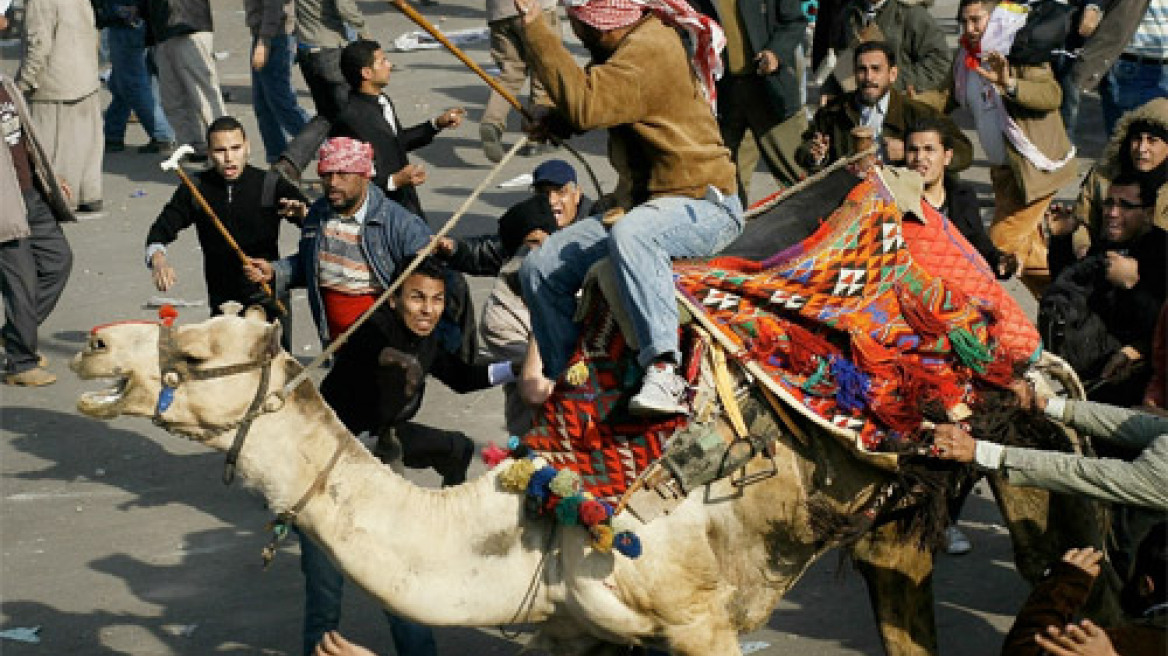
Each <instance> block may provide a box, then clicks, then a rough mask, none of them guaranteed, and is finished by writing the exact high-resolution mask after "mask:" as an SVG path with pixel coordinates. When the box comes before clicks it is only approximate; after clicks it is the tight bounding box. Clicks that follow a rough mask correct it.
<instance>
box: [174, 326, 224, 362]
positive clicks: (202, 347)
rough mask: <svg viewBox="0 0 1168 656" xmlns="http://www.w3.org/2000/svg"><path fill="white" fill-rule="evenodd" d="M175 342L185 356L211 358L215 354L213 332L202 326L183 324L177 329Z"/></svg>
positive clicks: (198, 358) (197, 358) (196, 358)
mask: <svg viewBox="0 0 1168 656" xmlns="http://www.w3.org/2000/svg"><path fill="white" fill-rule="evenodd" d="M174 341H175V344H176V345H177V346H178V350H179V352H180V353H182V354H183V355H184V356H186V357H188V358H191V359H194V360H209V359H211V356H213V355H215V351H214V349H213V348H211V333H210V331H208V330H206V329H203V328H202V327H201V326H183V327H181V328H179V329H178V330H176V331H175V338H174Z"/></svg>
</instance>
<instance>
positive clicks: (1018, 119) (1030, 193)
mask: <svg viewBox="0 0 1168 656" xmlns="http://www.w3.org/2000/svg"><path fill="white" fill-rule="evenodd" d="M996 5H997V2H996V0H961V2H960V8H959V9H958V22H959V23H960V25H961V33H962V36H961V41H960V43H961V47H960V48H958V51H957V59H956V60H955V61H954V63H953V69H952V71H951V75H950V78H949V80H948V81H947V83H946V85H945V86H944V87H942V91H940V92H932V93H928V94H921V95H920V96H918V97H917V100H921V101H924V102H928V103H929V104H934V106H936V107H937V108H938V109H943V111H945V112H946V113H949V112H951V111H953V110H954V109H955V108H956V107H957V106H958V105H962V106H964V107H966V108H968V109H969V112H970V114H972V116H973V119H974V123H975V125H976V126H977V132H978V137H979V139H980V141H981V145H982V149H983V150H984V151H985V155H986V159H987V160H989V163H990V180H991V181H992V182H993V188H994V219H993V222H992V223H991V225H990V239H992V240H993V242H994V245H995V246H997V247H998V248H999V249H1001V250H1002V251H1004V252H1006V253H1013V254H1014V255H1016V256H1017V257H1018V259H1019V260H1020V261H1021V262H1022V266H1023V270H1022V275H1021V280H1022V282H1023V283H1025V284H1026V286H1027V287H1028V288H1029V289H1030V291H1031V292H1032V293H1034V294H1035V295H1036V296H1037V295H1038V294H1040V293H1041V291H1042V290H1043V289H1044V288H1045V287H1046V285H1047V284H1048V283H1049V281H1050V275H1049V272H1048V270H1047V266H1046V244H1045V242H1044V239H1043V236H1042V233H1041V230H1040V228H1041V223H1042V217H1043V215H1044V214H1045V213H1046V209H1047V207H1049V206H1050V201H1051V199H1052V198H1054V194H1055V192H1056V191H1058V190H1059V188H1060V187H1062V186H1063V185H1066V184H1069V183H1071V182H1072V181H1073V180H1074V179H1075V150H1074V148H1073V147H1072V146H1071V142H1070V140H1069V139H1068V138H1067V131H1066V129H1065V128H1064V127H1063V121H1062V118H1061V116H1060V115H1059V106H1060V104H1061V103H1062V90H1061V88H1060V87H1059V84H1058V80H1056V79H1055V77H1054V73H1053V72H1052V71H1051V69H1050V65H1049V64H1045V63H1035V64H1024V63H1017V62H1013V61H1008V60H1007V57H1006V54H1007V53H1005V52H998V51H997V50H996V49H993V48H994V46H993V45H986V44H983V43H982V37H983V36H985V34H986V28H987V26H988V25H989V23H990V18H991V15H992V14H993V11H994V9H995V6H996ZM983 46H985V50H983ZM1003 49H1008V47H1007V48H1003Z"/></svg>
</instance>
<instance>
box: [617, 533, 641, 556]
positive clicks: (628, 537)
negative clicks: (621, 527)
mask: <svg viewBox="0 0 1168 656" xmlns="http://www.w3.org/2000/svg"><path fill="white" fill-rule="evenodd" d="M612 548H613V549H616V551H617V553H619V554H620V555H622V556H624V557H625V558H636V557H638V556H640V555H641V538H638V537H637V535H636V534H635V533H630V532H628V531H621V532H620V533H617V534H616V535H614V536H613V538H612Z"/></svg>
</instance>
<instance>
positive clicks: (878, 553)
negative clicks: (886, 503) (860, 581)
mask: <svg viewBox="0 0 1168 656" xmlns="http://www.w3.org/2000/svg"><path fill="white" fill-rule="evenodd" d="M916 544H917V540H916V538H915V537H914V536H904V535H901V534H899V533H898V532H897V528H896V525H895V523H890V524H885V525H884V526H881V527H880V528H877V529H875V530H873V531H869V533H868V534H867V535H866V536H865V537H864V538H863V539H862V540H861V541H860V542H859V543H857V544H856V546H855V548H854V549H853V551H852V553H853V555H854V556H855V559H856V565H857V567H858V568H859V570H860V573H861V574H863V576H864V580H865V581H867V583H868V598H869V600H870V601H871V602H872V609H873V611H874V612H875V614H876V621H877V622H878V623H879V624H880V637H881V640H882V641H883V642H884V651H885V652H886V653H887V654H888V655H889V656H924V655H928V654H936V653H937V627H936V624H935V622H934V620H933V554H931V553H930V552H928V551H922V550H920V549H918V548H917V547H916V546H915V545H916Z"/></svg>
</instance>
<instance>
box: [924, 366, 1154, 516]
mask: <svg viewBox="0 0 1168 656" xmlns="http://www.w3.org/2000/svg"><path fill="white" fill-rule="evenodd" d="M1014 390H1015V392H1016V393H1018V396H1019V403H1020V404H1021V406H1022V407H1023V408H1031V409H1034V410H1037V411H1039V412H1043V413H1045V414H1046V415H1047V416H1049V417H1050V418H1052V419H1054V420H1056V421H1060V422H1062V423H1065V424H1066V425H1068V426H1070V427H1071V428H1074V429H1075V430H1078V431H1082V432H1084V433H1087V434H1089V435H1091V436H1092V437H1095V438H1098V439H1099V440H1101V441H1103V442H1106V443H1108V444H1111V445H1114V446H1117V447H1120V448H1126V449H1130V450H1133V451H1138V452H1139V455H1138V456H1137V457H1136V458H1135V459H1134V460H1132V461H1130V462H1129V461H1126V460H1118V459H1113V458H1091V457H1087V456H1081V455H1077V454H1073V453H1054V452H1050V451H1042V450H1038V449H1024V448H1019V447H1012V446H1002V445H1000V444H995V443H993V442H988V441H986V440H977V439H974V438H973V437H972V436H971V435H970V434H969V433H968V432H966V431H965V430H964V429H963V428H961V427H960V426H957V425H955V424H945V425H941V426H938V427H937V429H936V432H935V439H934V448H935V449H936V453H937V457H939V458H941V459H944V460H956V461H958V462H966V463H968V462H973V463H976V464H977V465H978V466H979V467H982V468H983V469H986V470H988V471H997V472H1000V473H1001V474H1002V476H1004V477H1005V478H1006V480H1007V481H1009V482H1010V483H1011V484H1013V485H1023V486H1029V487H1041V488H1045V489H1048V490H1051V491H1054V492H1062V493H1067V494H1081V495H1085V496H1089V497H1092V498H1094V499H1099V500H1100V501H1108V502H1111V503H1118V504H1125V505H1131V506H1140V507H1143V508H1149V509H1152V510H1154V511H1157V512H1161V513H1163V512H1166V511H1168V485H1165V483H1164V481H1165V480H1168V417H1163V416H1160V415H1155V414H1150V413H1146V412H1141V411H1139V410H1129V409H1127V408H1119V407H1116V406H1110V405H1104V404H1102V403H1094V402H1091V401H1073V400H1067V399H1064V398H1061V397H1053V398H1045V397H1042V396H1038V395H1036V394H1034V393H1033V391H1032V390H1030V389H1029V385H1027V384H1025V383H1021V384H1016V385H1015V386H1014Z"/></svg>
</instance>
